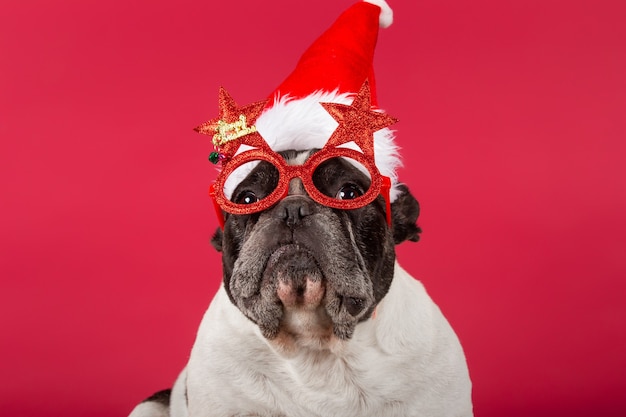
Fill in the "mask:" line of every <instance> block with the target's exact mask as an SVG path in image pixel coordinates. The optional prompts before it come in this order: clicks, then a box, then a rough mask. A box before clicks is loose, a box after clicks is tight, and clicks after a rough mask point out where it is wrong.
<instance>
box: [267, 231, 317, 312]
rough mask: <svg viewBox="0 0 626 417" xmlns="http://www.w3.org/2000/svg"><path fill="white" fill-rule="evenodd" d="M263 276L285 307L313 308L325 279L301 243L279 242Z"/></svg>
mask: <svg viewBox="0 0 626 417" xmlns="http://www.w3.org/2000/svg"><path fill="white" fill-rule="evenodd" d="M263 275H264V278H263V279H264V280H266V281H269V282H271V283H272V284H273V285H272V286H273V287H275V288H276V295H277V297H278V299H279V300H280V301H281V302H282V304H283V306H284V307H285V308H286V309H297V308H304V309H307V310H312V309H315V308H317V307H318V306H319V305H320V303H321V302H322V299H323V297H324V292H325V279H324V274H323V272H322V269H321V268H320V266H319V264H318V262H317V260H316V259H315V256H314V255H313V254H312V253H311V252H310V251H309V250H307V249H306V248H304V247H303V246H302V245H299V244H295V243H294V244H287V245H283V246H280V247H279V248H278V249H276V250H275V251H274V252H273V253H272V254H271V255H270V257H269V259H268V261H267V264H266V266H265V271H264V274H263Z"/></svg>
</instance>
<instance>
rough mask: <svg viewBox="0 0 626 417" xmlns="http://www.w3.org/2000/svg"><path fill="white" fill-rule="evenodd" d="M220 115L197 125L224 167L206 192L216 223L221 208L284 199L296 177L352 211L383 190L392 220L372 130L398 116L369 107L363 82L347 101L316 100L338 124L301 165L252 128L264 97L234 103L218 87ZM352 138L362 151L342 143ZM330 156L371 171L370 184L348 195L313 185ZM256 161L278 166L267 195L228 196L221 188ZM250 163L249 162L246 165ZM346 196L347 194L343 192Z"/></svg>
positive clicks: (259, 207) (244, 209) (326, 200)
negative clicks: (332, 193)
mask: <svg viewBox="0 0 626 417" xmlns="http://www.w3.org/2000/svg"><path fill="white" fill-rule="evenodd" d="M219 101H220V117H219V118H218V119H213V120H210V121H209V122H206V123H204V124H202V125H201V126H199V127H198V128H196V130H197V131H198V132H200V133H203V134H209V135H213V144H214V146H215V147H216V151H219V152H214V153H213V154H212V155H211V156H210V159H212V160H216V161H220V162H221V163H222V170H221V172H220V173H219V174H218V177H217V179H216V180H215V182H214V183H213V184H212V185H211V187H210V190H209V194H210V196H211V198H212V200H213V205H214V208H215V211H216V214H217V217H218V220H219V222H220V226H221V227H222V228H223V227H224V216H223V212H222V210H223V211H225V212H227V213H231V214H238V215H241V214H252V213H257V212H261V211H264V210H266V209H268V208H269V207H271V206H272V205H274V204H276V203H277V202H278V201H280V200H281V199H283V198H285V197H286V196H287V194H288V192H289V183H290V181H291V180H292V179H294V178H299V179H300V180H301V181H302V184H303V185H304V188H305V190H306V192H307V193H308V195H309V197H311V198H312V199H313V200H314V201H316V202H317V203H319V204H322V205H324V206H327V207H331V208H335V209H341V210H352V209H357V208H361V207H364V206H366V205H368V204H369V203H371V202H372V201H373V200H374V199H375V198H376V197H378V196H379V195H382V196H383V197H384V199H385V202H386V216H387V222H388V223H389V224H390V223H391V204H390V200H389V190H390V187H391V180H390V178H389V177H386V176H383V175H381V174H380V172H379V170H378V168H377V167H376V164H375V162H374V136H373V134H374V132H375V131H377V130H380V129H382V128H384V127H387V126H389V125H391V124H393V123H395V122H396V119H394V118H392V117H390V116H388V115H386V114H384V113H381V112H376V111H372V110H371V104H370V91H369V85H368V83H367V82H365V84H364V85H363V87H362V88H361V90H360V91H359V93H358V94H357V96H356V97H355V98H354V100H353V102H352V104H351V105H344V104H336V103H320V104H321V105H322V106H323V107H324V108H325V109H326V110H327V111H328V112H329V113H330V115H331V116H332V117H333V118H335V120H336V121H337V122H338V123H339V126H338V127H337V128H336V129H335V131H334V132H333V134H332V135H331V137H330V138H329V139H328V141H327V143H326V144H325V145H324V147H323V148H322V149H321V150H320V151H318V152H316V153H314V154H313V155H311V156H310V157H309V158H308V159H307V160H306V162H304V163H303V164H302V165H288V164H287V162H286V161H285V159H284V158H283V157H282V156H281V155H280V154H278V153H277V152H275V151H274V150H272V149H271V148H270V147H269V145H268V144H267V142H266V141H265V140H264V139H263V138H262V137H261V135H260V134H259V133H258V132H257V131H256V127H255V126H254V125H253V123H254V122H255V121H256V119H257V117H258V115H259V114H260V112H261V111H262V109H263V108H264V106H265V104H266V102H260V103H254V104H251V105H249V106H245V107H241V108H240V107H238V106H237V105H236V104H235V102H234V101H233V99H232V98H231V97H230V95H229V94H228V93H227V92H226V91H225V90H224V89H220V98H219ZM350 142H354V143H355V144H356V145H357V146H358V147H359V148H360V149H361V152H359V151H357V150H355V149H351V148H347V147H343V146H340V145H343V144H346V143H350ZM241 145H247V146H248V147H250V148H251V149H249V150H245V151H243V152H241V153H239V154H237V153H236V152H237V150H238V149H239V146H241ZM334 158H341V159H344V160H348V161H351V162H352V163H353V165H356V166H360V168H361V170H362V171H365V172H367V173H368V174H369V184H363V185H365V186H364V187H362V189H361V190H359V192H355V193H350V195H349V196H347V198H342V196H329V195H327V194H324V193H323V192H322V191H320V190H319V189H318V188H317V187H316V186H315V184H314V181H313V176H314V174H315V173H316V170H318V169H319V168H320V165H321V164H323V163H324V162H326V161H329V160H331V159H334ZM260 161H264V162H268V163H270V164H271V165H272V166H273V167H275V168H276V170H277V172H278V181H277V182H276V184H275V185H276V186H275V188H273V189H272V190H271V191H270V192H269V193H268V194H267V195H265V196H263V197H262V198H257V197H258V196H254V198H252V199H248V200H245V199H244V201H240V199H238V198H229V196H228V195H227V193H226V192H225V187H226V186H227V182H228V181H229V178H231V177H233V178H236V179H238V180H239V181H241V180H242V179H243V178H240V177H241V174H240V173H241V172H242V171H240V170H242V169H243V170H244V171H243V172H248V171H249V168H246V167H250V166H254V164H255V163H258V162H260ZM250 164H253V165H250ZM343 197H346V196H343Z"/></svg>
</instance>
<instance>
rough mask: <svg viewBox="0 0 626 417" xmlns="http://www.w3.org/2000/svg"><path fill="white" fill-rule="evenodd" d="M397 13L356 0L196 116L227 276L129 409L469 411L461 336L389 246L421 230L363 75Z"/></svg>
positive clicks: (310, 415)
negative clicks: (244, 91) (248, 87)
mask: <svg viewBox="0 0 626 417" xmlns="http://www.w3.org/2000/svg"><path fill="white" fill-rule="evenodd" d="M391 21H392V12H391V9H390V8H389V6H388V5H387V4H386V3H385V2H384V0H368V1H364V2H361V3H357V4H355V5H353V6H352V7H350V8H349V9H348V10H346V11H345V12H344V13H343V14H342V15H341V16H340V17H339V19H338V20H337V21H336V22H335V23H334V24H333V25H332V26H331V28H329V29H328V30H327V31H326V32H324V33H323V34H322V36H321V37H320V38H319V39H318V40H316V41H315V42H314V43H313V45H311V46H310V47H309V49H307V51H306V52H305V53H304V55H303V56H302V59H301V60H300V62H299V63H298V66H297V67H296V69H295V70H294V72H293V73H292V74H291V75H290V76H289V77H287V79H285V81H284V82H283V83H282V84H281V85H280V86H279V88H278V89H276V90H275V91H274V92H273V93H272V94H271V95H270V98H269V99H268V100H265V101H260V102H257V103H253V104H249V105H244V106H240V105H238V104H237V103H236V102H235V100H234V99H233V97H231V96H230V94H229V93H228V92H227V91H226V90H224V89H220V91H219V97H218V104H219V116H218V117H217V118H215V119H211V120H209V121H208V122H206V123H204V124H202V125H200V126H199V127H198V128H197V130H198V132H200V133H202V134H206V135H208V136H209V137H210V141H211V142H212V146H213V148H214V152H212V154H211V156H210V160H211V161H212V162H214V163H216V164H219V167H220V171H219V173H218V175H217V178H216V180H215V182H214V184H213V185H212V186H211V192H210V194H211V196H212V199H213V203H214V207H215V208H216V215H217V218H218V221H219V223H220V227H219V228H218V229H217V231H216V233H215V235H214V236H213V238H212V244H213V246H214V247H215V249H217V250H218V251H219V252H221V255H222V285H221V287H220V289H219V291H218V292H217V294H216V295H215V297H214V298H213V300H212V302H211V304H210V305H209V308H208V309H207V311H206V314H205V316H204V318H203V319H202V322H201V325H200V328H199V330H198V334H197V338H196V341H195V343H194V345H193V348H192V350H191V355H190V357H189V361H188V363H187V365H186V367H185V368H184V369H183V371H182V372H181V373H180V375H179V377H178V379H177V380H176V381H175V383H174V385H173V387H172V389H171V390H166V391H161V392H159V393H157V394H155V395H153V396H152V397H150V398H148V399H147V400H146V401H144V402H142V403H140V404H139V405H138V406H137V407H135V409H134V410H133V411H132V413H131V417H142V416H144V417H147V416H152V417H165V416H172V417H183V416H192V417H232V416H259V417H261V416H265V417H270V416H271V417H279V416H280V417H369V416H371V417H385V416H398V417H399V416H407V417H408V416H414V417H418V416H420V417H468V416H472V402H471V382H470V378H469V374H468V369H467V364H466V360H465V356H464V353H463V349H462V347H461V344H460V343H459V340H458V338H457V337H456V335H455V333H454V331H453V330H452V328H451V327H450V325H449V324H448V322H447V321H446V319H445V318H444V316H443V314H442V313H441V311H440V310H439V308H438V307H437V306H436V305H435V304H434V302H433V301H432V300H431V299H430V297H429V296H428V295H427V293H426V291H425V289H424V287H423V286H422V284H421V283H420V282H419V281H417V280H415V279H414V278H413V277H411V276H410V275H409V274H408V273H407V272H406V271H405V270H403V269H402V268H401V267H400V266H399V264H398V261H397V260H396V253H395V247H396V245H398V244H400V243H402V242H405V241H413V242H417V241H418V240H419V235H420V232H421V231H420V229H419V227H418V226H417V218H418V215H419V205H418V202H417V200H416V199H415V198H414V197H413V195H412V194H411V193H410V192H409V189H408V188H407V187H406V186H405V185H404V184H402V183H400V182H399V181H398V178H397V175H396V172H395V171H396V168H397V166H398V165H399V155H398V154H397V149H398V148H397V146H396V145H395V142H394V141H395V138H394V133H393V131H392V130H391V129H390V126H391V125H392V124H394V123H395V122H396V119H394V118H393V117H391V116H389V115H387V114H386V113H385V112H383V111H381V110H379V109H378V107H377V102H376V98H375V91H374V84H373V78H372V59H373V50H374V45H375V43H376V38H377V34H378V28H379V26H380V27H386V26H388V25H389V24H391ZM355 28H359V30H355ZM329 45H330V46H329Z"/></svg>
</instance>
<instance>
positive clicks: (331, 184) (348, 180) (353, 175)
mask: <svg viewBox="0 0 626 417" xmlns="http://www.w3.org/2000/svg"><path fill="white" fill-rule="evenodd" d="M371 184H372V179H371V174H370V173H369V171H368V169H367V168H366V167H365V165H363V164H362V163H361V162H359V161H358V160H356V159H353V158H350V157H347V156H342V157H334V158H329V159H326V160H325V161H324V162H322V163H320V164H319V165H318V166H317V167H316V168H315V170H314V171H313V185H314V186H315V188H316V190H317V191H318V192H319V193H321V194H322V195H323V196H325V197H326V198H327V199H328V200H335V202H334V203H330V204H332V205H333V206H340V205H341V204H342V203H341V202H346V203H348V202H350V201H352V202H353V203H356V202H358V201H361V202H362V205H365V204H367V203H369V201H371V200H372V198H370V197H371V192H370V187H371ZM372 191H374V190H372ZM364 197H365V198H364ZM328 200H326V201H325V202H326V203H327V204H329V203H328ZM365 200H369V201H365Z"/></svg>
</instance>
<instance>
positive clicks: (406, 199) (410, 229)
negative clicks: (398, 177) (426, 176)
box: [391, 184, 422, 245]
mask: <svg viewBox="0 0 626 417" xmlns="http://www.w3.org/2000/svg"><path fill="white" fill-rule="evenodd" d="M397 189H398V191H400V194H399V195H398V197H397V198H396V199H395V201H394V202H393V203H391V223H392V227H393V240H394V241H395V243H396V245H397V244H398V243H401V242H404V241H405V240H410V241H412V242H417V241H418V240H419V239H420V233H421V232H422V229H420V228H419V226H418V225H417V217H418V216H419V214H420V205H419V203H418V202H417V200H416V199H415V197H413V195H412V194H411V192H410V191H409V188H408V187H407V186H406V185H404V184H400V185H398V187H397Z"/></svg>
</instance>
